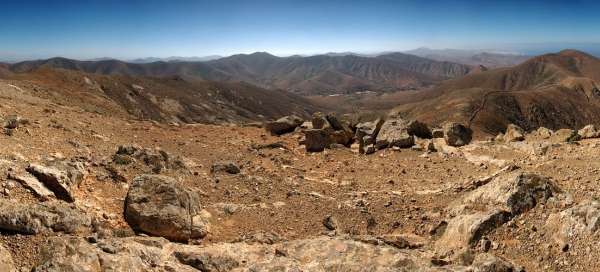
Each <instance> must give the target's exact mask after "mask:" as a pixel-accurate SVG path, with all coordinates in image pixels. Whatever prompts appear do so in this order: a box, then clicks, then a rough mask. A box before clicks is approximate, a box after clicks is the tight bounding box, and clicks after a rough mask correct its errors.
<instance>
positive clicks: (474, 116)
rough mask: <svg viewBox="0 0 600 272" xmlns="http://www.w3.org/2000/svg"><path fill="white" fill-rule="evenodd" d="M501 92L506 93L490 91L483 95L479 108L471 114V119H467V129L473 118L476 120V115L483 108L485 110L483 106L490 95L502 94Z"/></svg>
mask: <svg viewBox="0 0 600 272" xmlns="http://www.w3.org/2000/svg"><path fill="white" fill-rule="evenodd" d="M502 92H506V91H491V92H488V93H486V94H485V95H483V98H482V101H481V104H480V105H479V107H477V109H475V111H473V113H472V114H471V117H470V118H469V124H468V127H471V124H472V123H473V121H474V120H475V118H477V114H478V113H479V112H480V111H482V110H483V108H485V104H486V102H487V99H488V97H489V96H490V95H493V94H496V93H502Z"/></svg>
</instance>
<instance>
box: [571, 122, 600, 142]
mask: <svg viewBox="0 0 600 272" xmlns="http://www.w3.org/2000/svg"><path fill="white" fill-rule="evenodd" d="M577 134H578V135H579V137H581V139H591V138H598V137H600V131H598V129H596V126H594V125H587V126H585V127H583V128H582V129H580V130H579V131H577Z"/></svg>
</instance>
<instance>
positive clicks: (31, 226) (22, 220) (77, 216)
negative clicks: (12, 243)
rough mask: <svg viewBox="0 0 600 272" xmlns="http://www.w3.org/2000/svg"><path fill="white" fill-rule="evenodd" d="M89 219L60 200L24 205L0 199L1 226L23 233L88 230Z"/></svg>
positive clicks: (3, 228)
mask: <svg viewBox="0 0 600 272" xmlns="http://www.w3.org/2000/svg"><path fill="white" fill-rule="evenodd" d="M91 221H92V220H91V218H90V217H89V216H88V215H86V214H85V213H84V212H82V211H81V210H79V209H77V208H75V207H74V206H71V205H69V204H66V203H64V202H60V201H53V202H44V203H40V204H26V203H19V202H13V201H10V200H7V199H0V229H1V230H5V231H12V232H16V233H22V234H38V233H49V232H65V233H76V232H79V231H84V230H86V229H88V228H89V227H90V225H91Z"/></svg>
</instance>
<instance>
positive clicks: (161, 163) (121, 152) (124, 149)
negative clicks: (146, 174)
mask: <svg viewBox="0 0 600 272" xmlns="http://www.w3.org/2000/svg"><path fill="white" fill-rule="evenodd" d="M112 161H113V162H114V163H115V164H117V165H129V164H131V163H134V162H138V161H139V162H142V163H143V164H144V165H146V166H148V167H150V169H151V170H152V172H153V173H155V174H160V173H161V172H164V171H165V170H181V169H187V168H188V166H187V164H186V162H185V159H184V158H181V157H179V156H173V155H171V154H169V153H168V152H166V151H164V150H161V149H150V148H142V147H140V146H137V145H122V146H119V148H118V149H117V152H116V153H115V154H114V155H113V157H112Z"/></svg>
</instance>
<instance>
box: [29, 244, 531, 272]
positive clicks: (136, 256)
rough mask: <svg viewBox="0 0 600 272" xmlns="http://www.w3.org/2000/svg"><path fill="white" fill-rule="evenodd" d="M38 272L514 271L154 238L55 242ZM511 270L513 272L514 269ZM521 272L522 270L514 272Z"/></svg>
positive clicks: (389, 247) (399, 253)
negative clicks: (184, 242) (195, 243)
mask: <svg viewBox="0 0 600 272" xmlns="http://www.w3.org/2000/svg"><path fill="white" fill-rule="evenodd" d="M48 240H49V241H48V243H47V244H46V245H44V246H43V248H42V250H41V253H40V262H39V263H38V264H36V266H35V267H34V268H33V269H32V271H34V272H42V271H44V272H58V271H92V272H101V271H132V272H137V271H182V272H191V271H316V272H325V271H345V272H359V271H373V272H392V271H454V272H458V271H485V272H488V271H490V272H491V271H494V272H495V271H502V272H503V271H505V270H490V269H492V268H496V269H504V268H506V267H511V266H512V267H514V268H515V269H516V268H517V267H516V266H514V265H512V263H511V262H509V261H507V260H504V259H502V258H498V257H495V256H494V255H491V254H488V253H486V254H485V255H477V256H473V264H472V265H468V266H465V265H460V264H448V265H446V266H445V267H443V268H439V267H436V266H435V264H433V263H432V262H431V261H430V257H429V256H430V255H429V254H428V253H427V252H422V251H421V250H410V249H402V248H398V247H396V246H394V245H393V243H387V242H385V239H383V241H382V239H378V238H376V237H362V238H361V239H352V238H350V237H334V238H331V237H323V236H321V237H315V238H311V239H302V240H293V241H288V242H277V243H273V244H265V243H245V242H238V243H212V244H207V245H202V246H194V245H185V244H178V243H170V242H168V241H166V240H164V239H161V238H155V237H128V238H107V239H104V240H102V241H100V242H98V243H88V242H87V241H86V240H85V239H83V238H79V237H51V238H49V239H48ZM509 271H511V270H509ZM514 271H520V270H514Z"/></svg>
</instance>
